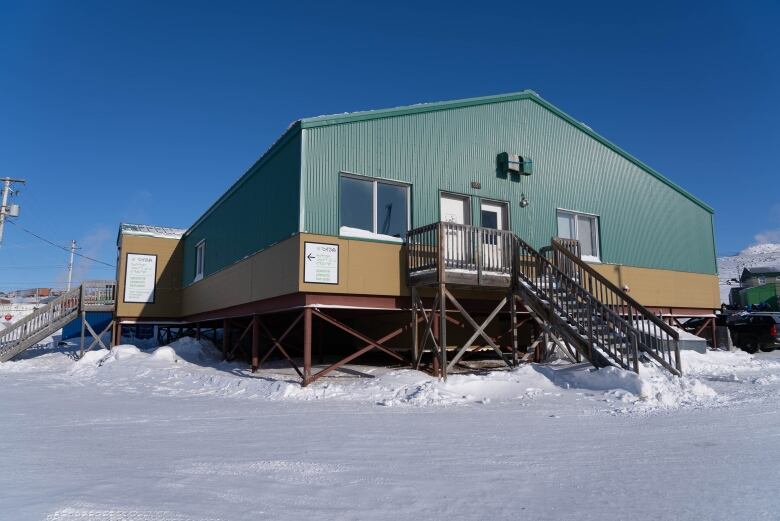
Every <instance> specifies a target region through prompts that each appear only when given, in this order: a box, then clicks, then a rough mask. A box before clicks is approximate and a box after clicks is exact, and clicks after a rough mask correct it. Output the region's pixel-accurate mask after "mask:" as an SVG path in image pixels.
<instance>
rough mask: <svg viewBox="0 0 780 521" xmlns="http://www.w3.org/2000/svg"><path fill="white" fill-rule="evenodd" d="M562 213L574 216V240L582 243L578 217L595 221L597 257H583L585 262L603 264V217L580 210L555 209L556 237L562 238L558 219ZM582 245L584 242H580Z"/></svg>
mask: <svg viewBox="0 0 780 521" xmlns="http://www.w3.org/2000/svg"><path fill="white" fill-rule="evenodd" d="M561 213H565V214H569V215H572V216H574V238H575V239H576V240H577V241H580V238H579V237H580V233H579V231H580V230H579V219H577V217H580V216H582V217H587V218H591V219H593V221H594V222H595V224H596V230H595V231H596V233H595V234H594V237H593V238H594V246H595V247H596V255H595V256H594V255H582V260H584V261H585V262H598V263H600V262H601V216H600V215H598V214H595V213H590V212H582V211H579V210H569V209H568V208H556V209H555V228H556V235H557V236H559V237H560V229H559V226H558V219H559V217H560V214H561ZM580 243H582V241H580Z"/></svg>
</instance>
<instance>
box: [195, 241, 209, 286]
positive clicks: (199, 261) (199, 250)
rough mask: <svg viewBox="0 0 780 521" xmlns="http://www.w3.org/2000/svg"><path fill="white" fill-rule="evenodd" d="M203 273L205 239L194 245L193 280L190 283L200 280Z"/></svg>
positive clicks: (204, 265)
mask: <svg viewBox="0 0 780 521" xmlns="http://www.w3.org/2000/svg"><path fill="white" fill-rule="evenodd" d="M204 271H206V239H201V240H200V241H199V242H198V244H196V245H195V278H194V279H193V281H192V282H198V281H199V280H202V279H203V272H204Z"/></svg>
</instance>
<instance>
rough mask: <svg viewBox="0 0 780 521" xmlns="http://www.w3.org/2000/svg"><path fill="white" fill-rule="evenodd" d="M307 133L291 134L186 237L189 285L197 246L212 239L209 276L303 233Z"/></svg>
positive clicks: (207, 264)
mask: <svg viewBox="0 0 780 521" xmlns="http://www.w3.org/2000/svg"><path fill="white" fill-rule="evenodd" d="M300 173H301V132H300V127H299V126H298V125H296V126H294V127H293V128H291V129H290V130H288V132H287V133H285V134H284V135H283V136H282V137H281V138H280V139H279V141H277V143H275V144H274V146H272V147H271V149H270V150H269V151H268V152H266V153H265V154H264V155H263V157H261V158H260V160H258V161H257V163H255V164H254V165H253V166H252V168H250V169H249V171H248V172H247V173H246V174H244V176H242V177H241V178H240V179H239V180H238V181H237V182H236V184H234V185H233V186H232V187H231V188H230V190H228V192H226V193H225V195H223V196H222V197H221V198H220V199H219V200H218V201H217V202H216V203H215V204H214V205H213V206H212V207H211V208H210V209H209V210H208V211H207V212H206V213H205V214H204V215H203V217H201V218H200V219H199V220H198V221H197V222H196V223H195V224H194V225H193V226H192V227H191V228H190V229H189V230H187V233H186V234H185V235H184V239H183V240H184V270H183V275H182V277H183V280H182V283H183V284H184V285H185V286H186V285H187V284H190V283H191V282H192V281H193V278H194V277H195V247H196V245H197V244H198V243H199V242H200V241H201V239H206V255H205V265H204V275H209V274H211V273H214V272H216V271H219V270H221V269H222V268H225V267H227V266H229V265H231V264H233V263H235V262H236V261H238V260H241V259H243V258H244V257H246V256H247V255H250V254H252V253H254V252H256V251H259V250H262V249H264V248H266V247H268V246H270V245H271V244H274V243H276V242H279V241H281V240H283V239H285V238H287V237H289V236H291V235H293V234H295V233H297V232H298V219H299V207H300V205H299V202H300Z"/></svg>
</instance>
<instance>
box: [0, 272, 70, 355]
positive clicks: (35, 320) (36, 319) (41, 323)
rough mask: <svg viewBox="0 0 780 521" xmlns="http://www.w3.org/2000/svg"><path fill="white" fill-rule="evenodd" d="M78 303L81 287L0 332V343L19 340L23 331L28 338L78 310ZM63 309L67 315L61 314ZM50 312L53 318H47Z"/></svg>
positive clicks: (67, 292) (64, 294)
mask: <svg viewBox="0 0 780 521" xmlns="http://www.w3.org/2000/svg"><path fill="white" fill-rule="evenodd" d="M80 303H81V286H78V287H76V288H73V289H71V290H70V291H66V292H65V293H63V294H62V295H60V296H59V297H57V298H55V299H53V300H51V301H49V302H47V303H46V304H44V305H43V306H41V307H39V308H38V309H36V310H35V311H33V312H32V313H30V314H29V315H27V316H26V317H24V318H22V319H21V320H18V321H17V322H15V323H14V324H13V325H12V326H11V327H9V328H6V329H5V330H3V331H0V343H8V342H16V341H18V340H21V336H20V335H19V333H20V332H21V331H24V330H25V329H28V330H29V331H28V336H29V335H32V334H35V333H36V332H38V331H40V330H42V329H44V328H46V327H47V325H48V324H51V323H52V322H54V321H55V320H57V319H58V318H60V317H62V316H64V315H67V314H68V313H71V312H73V311H74V310H78V309H79V305H80ZM63 309H67V310H69V311H68V312H67V313H63V312H62V310H63ZM52 312H53V313H54V314H55V317H54V318H51V317H48V315H49V314H50V313H52ZM28 326H32V327H28ZM7 337H13V338H7Z"/></svg>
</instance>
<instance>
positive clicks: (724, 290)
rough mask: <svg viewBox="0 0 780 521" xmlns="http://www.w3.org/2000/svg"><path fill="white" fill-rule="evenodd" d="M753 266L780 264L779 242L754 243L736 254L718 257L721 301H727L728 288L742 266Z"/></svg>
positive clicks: (738, 274) (740, 271) (732, 283)
mask: <svg viewBox="0 0 780 521" xmlns="http://www.w3.org/2000/svg"><path fill="white" fill-rule="evenodd" d="M755 266H780V244H772V243H767V244H756V245H755V246H750V247H749V248H745V249H744V250H742V251H741V252H739V254H737V255H732V256H729V257H718V277H719V278H720V299H721V302H728V301H729V290H730V289H731V288H732V287H734V285H735V284H736V283H734V282H733V279H739V276H740V274H741V273H742V270H743V268H748V267H755Z"/></svg>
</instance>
